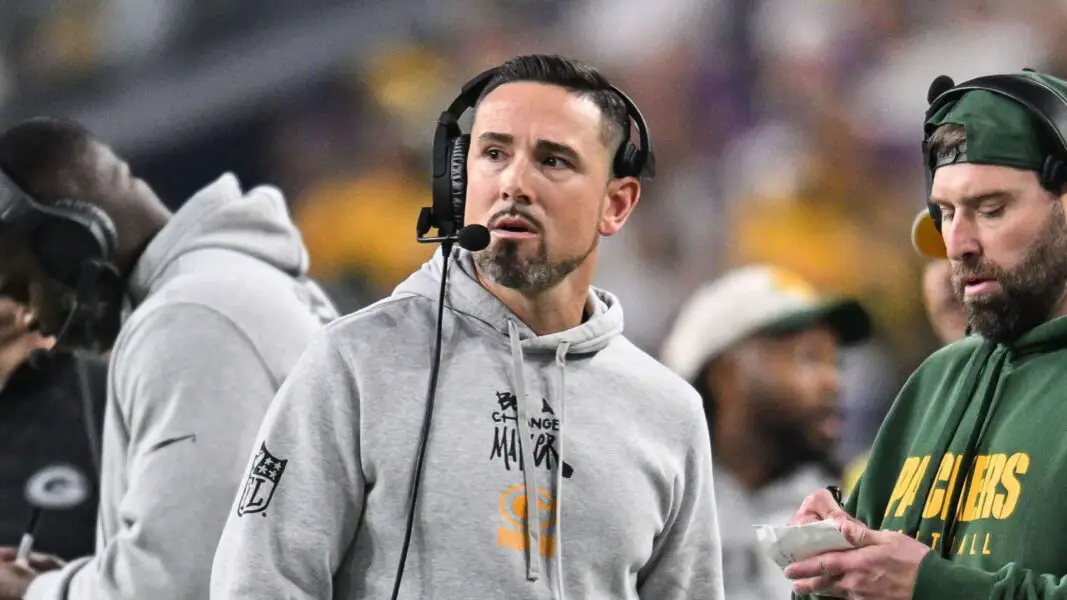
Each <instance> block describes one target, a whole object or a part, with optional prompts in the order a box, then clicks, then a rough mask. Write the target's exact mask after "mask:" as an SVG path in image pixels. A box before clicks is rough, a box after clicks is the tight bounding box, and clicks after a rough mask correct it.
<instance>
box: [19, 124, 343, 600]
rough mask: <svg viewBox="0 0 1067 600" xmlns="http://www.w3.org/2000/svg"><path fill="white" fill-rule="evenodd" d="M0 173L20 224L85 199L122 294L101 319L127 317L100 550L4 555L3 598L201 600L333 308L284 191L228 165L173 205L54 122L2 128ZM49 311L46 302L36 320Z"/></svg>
mask: <svg viewBox="0 0 1067 600" xmlns="http://www.w3.org/2000/svg"><path fill="white" fill-rule="evenodd" d="M0 169H2V171H3V173H4V174H5V178H4V180H3V181H2V183H3V185H4V194H3V198H4V199H5V202H6V203H7V209H6V214H8V215H9V216H10V215H16V214H23V215H24V214H26V213H27V212H28V211H27V210H26V207H27V206H36V207H37V210H39V211H44V212H47V211H48V210H50V209H51V210H66V211H68V214H69V211H70V210H71V209H72V202H71V201H72V200H74V201H76V203H77V206H78V207H80V208H79V209H78V210H79V214H80V215H81V216H80V217H79V219H81V220H82V222H90V221H91V222H93V223H94V224H95V225H96V226H97V230H98V231H105V230H106V231H110V234H109V239H110V240H111V242H113V246H114V252H113V267H114V271H115V274H117V275H118V276H119V277H118V278H116V281H117V282H119V286H118V287H119V291H120V294H117V295H115V296H114V297H113V300H117V301H112V302H111V303H109V304H106V307H105V309H104V313H106V314H104V315H101V317H102V318H101V319H100V321H101V322H110V321H111V319H110V318H109V316H110V315H114V316H115V318H114V320H115V321H117V320H118V319H117V315H119V314H120V313H124V316H123V319H122V323H121V330H119V331H118V333H117V339H116V341H115V343H114V346H113V350H112V358H111V361H112V362H111V370H110V374H109V382H108V406H107V412H106V416H105V423H104V431H103V457H102V460H103V464H102V475H101V490H100V515H99V522H98V527H97V531H98V535H97V548H96V555H95V556H93V557H86V558H83V559H79V560H75V561H72V562H70V563H69V564H67V565H66V566H64V567H63V568H61V569H58V570H54V571H49V572H46V573H37V572H35V571H33V570H32V569H25V568H21V567H19V566H18V565H16V564H14V563H11V562H5V563H2V564H0V592H2V593H0V598H3V599H5V600H6V599H7V598H21V597H23V595H24V596H25V598H26V599H27V600H60V599H70V600H96V599H109V600H115V599H120V598H121V599H129V600H134V599H136V600H143V599H148V598H151V599H152V600H166V599H175V600H177V599H185V598H189V599H193V598H196V599H199V598H205V597H207V595H208V584H209V579H210V568H211V559H212V556H213V555H214V551H215V546H216V544H217V543H218V538H219V534H220V533H221V531H222V527H223V524H224V523H225V520H226V513H227V509H228V508H229V506H230V503H231V501H232V499H233V495H234V494H235V493H236V491H237V482H238V480H239V479H240V476H241V470H242V467H243V466H244V462H245V448H247V447H248V445H249V444H251V443H252V440H253V439H255V435H256V431H257V429H258V427H259V423H260V420H261V419H262V416H263V414H264V412H265V411H266V409H267V406H268V404H269V403H270V401H271V399H272V398H273V396H274V394H275V392H276V391H277V389H278V387H279V386H280V384H281V382H282V380H283V379H284V378H285V376H286V374H287V373H288V371H289V370H290V368H291V367H292V366H293V364H294V363H295V362H296V360H297V358H298V357H299V355H300V353H301V351H302V350H303V349H304V348H305V347H306V345H307V343H308V342H309V340H310V339H311V337H312V334H313V333H314V332H316V331H318V330H319V329H321V327H322V326H323V325H324V324H325V323H326V322H327V321H328V320H330V319H332V318H334V317H335V316H336V315H335V313H334V309H333V307H332V305H331V304H330V303H329V301H328V300H326V298H325V297H324V296H323V295H322V294H321V292H320V291H319V290H318V288H317V287H316V286H314V285H313V284H311V283H309V282H308V281H307V280H306V278H305V273H306V272H307V268H308V256H307V252H306V251H305V249H304V245H303V243H302V241H301V238H300V235H299V233H298V232H297V230H296V229H295V227H294V226H293V225H292V223H291V222H290V220H289V216H288V213H287V209H286V206H285V203H284V201H283V198H282V196H281V194H280V193H279V192H278V190H276V189H273V188H270V187H259V188H255V189H253V190H251V191H250V192H247V193H245V192H243V191H242V190H241V188H240V186H239V184H238V182H237V179H236V178H234V177H233V176H232V175H224V176H222V177H221V178H219V179H218V180H217V181H215V182H214V183H212V184H210V185H209V186H207V187H206V188H204V189H203V190H201V191H200V192H199V193H197V194H196V195H194V196H193V197H192V198H190V199H189V200H188V201H187V202H185V204H184V205H183V206H182V208H181V209H180V210H179V211H177V212H176V213H174V214H171V213H170V211H168V210H167V209H166V208H165V206H164V204H163V203H162V202H161V201H160V200H159V198H158V197H157V196H156V195H155V193H153V191H152V190H151V189H150V188H149V187H148V186H147V185H146V184H145V183H144V182H143V181H141V180H139V179H137V178H136V177H134V176H133V175H131V173H130V170H129V167H128V166H127V165H126V163H125V162H124V161H123V160H122V159H120V158H118V157H117V156H115V154H114V153H113V152H112V151H111V150H110V149H109V148H107V146H105V145H104V144H102V143H100V142H99V141H97V140H95V139H94V138H93V137H92V135H91V134H90V133H89V132H88V131H86V130H85V129H83V128H82V127H80V126H79V125H77V124H74V123H70V122H66V121H59V120H54V119H34V120H30V121H27V122H23V123H20V124H18V125H16V126H14V127H12V128H10V129H8V130H7V131H5V132H3V133H2V134H0ZM12 207H15V208H12ZM29 212H32V211H29ZM0 214H5V210H0ZM12 218H13V217H12ZM72 223H73V221H72ZM68 225H70V223H68ZM29 233H30V236H29V237H27V238H26V239H25V240H24V241H25V242H26V243H29V244H31V245H33V247H34V248H36V250H35V252H37V253H38V256H40V255H43V254H44V253H45V252H52V251H60V250H62V248H61V247H62V246H63V245H64V240H63V239H53V240H51V241H50V243H48V244H44V243H42V241H41V240H40V239H39V238H34V236H37V235H38V234H39V233H40V234H41V235H43V232H38V231H36V230H30V232H29ZM31 238H34V239H33V240H32V241H31ZM52 258H54V256H53V257H52ZM39 260H42V259H41V258H39ZM43 262H44V261H43V260H42V263H43ZM69 262H70V263H71V264H72V265H74V266H76V265H77V264H79V262H80V260H79V257H75V256H71V257H69ZM2 266H3V263H2V261H0V268H2ZM105 297H106V295H105ZM123 297H124V298H125V304H126V307H125V308H126V310H125V311H123V306H122V304H123V302H122V298H123ZM55 312H56V310H55V307H51V308H49V307H44V309H43V310H42V313H43V314H42V320H43V321H45V322H49V321H51V322H55V321H56V319H54V314H55ZM50 313H51V314H52V315H53V318H51V319H49V318H47V315H49V314H50ZM61 343H62V342H61ZM105 345H106V344H105ZM11 543H17V540H12V541H11ZM5 556H6V554H5Z"/></svg>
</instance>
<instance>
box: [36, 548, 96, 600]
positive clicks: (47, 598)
mask: <svg viewBox="0 0 1067 600" xmlns="http://www.w3.org/2000/svg"><path fill="white" fill-rule="evenodd" d="M90 559H91V557H86V558H82V559H79V560H75V561H71V562H69V563H67V565H66V566H65V567H63V568H62V569H57V570H55V571H48V572H47V573H41V574H40V575H38V576H37V577H35V578H34V580H33V581H32V582H31V583H30V587H29V588H28V589H27V590H26V595H25V596H23V598H22V600H62V599H63V598H65V597H66V596H67V586H68V585H69V584H70V580H71V579H73V578H74V576H75V575H76V574H77V573H78V571H80V570H81V568H82V567H84V566H85V564H86V563H88V562H89V560H90Z"/></svg>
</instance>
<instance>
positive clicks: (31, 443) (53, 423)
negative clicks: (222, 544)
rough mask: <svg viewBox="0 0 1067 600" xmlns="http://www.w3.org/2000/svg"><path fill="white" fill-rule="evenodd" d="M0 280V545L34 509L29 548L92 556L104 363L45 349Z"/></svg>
mask: <svg viewBox="0 0 1067 600" xmlns="http://www.w3.org/2000/svg"><path fill="white" fill-rule="evenodd" d="M9 291H10V290H9V289H7V290H5V289H4V288H3V286H2V283H0V544H2V545H4V546H9V545H10V546H17V545H18V544H19V540H20V539H21V537H22V535H23V533H24V531H25V529H26V527H27V525H28V523H29V518H30V516H31V514H32V513H33V510H34V508H38V509H41V513H40V518H39V519H38V521H37V526H36V528H35V532H34V534H35V535H34V538H35V540H34V545H33V550H34V552H35V553H44V554H48V555H53V556H55V557H58V558H60V559H64V560H70V559H74V558H77V557H79V556H84V555H87V554H92V553H93V550H94V538H95V533H96V512H97V502H98V499H97V483H98V475H97V474H98V464H99V461H98V457H99V455H100V433H99V432H100V429H101V427H102V424H103V417H104V408H105V406H106V404H105V403H106V399H107V363H106V362H105V361H103V360H102V359H100V358H97V357H92V356H86V355H81V354H74V353H71V352H68V351H64V350H60V351H53V349H52V346H53V345H54V343H55V341H54V340H53V339H51V338H47V337H44V336H42V335H41V334H40V333H38V332H37V331H36V330H35V317H34V314H33V312H32V310H31V309H30V308H28V307H27V305H26V304H24V303H21V302H19V301H17V300H16V299H15V298H13V297H12V296H11V295H10V294H9Z"/></svg>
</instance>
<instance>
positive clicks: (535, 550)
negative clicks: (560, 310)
mask: <svg viewBox="0 0 1067 600" xmlns="http://www.w3.org/2000/svg"><path fill="white" fill-rule="evenodd" d="M508 341H509V342H510V343H511V361H512V363H511V366H512V371H513V372H512V378H513V380H514V385H515V401H516V407H515V415H516V418H517V419H518V428H519V449H520V452H521V453H522V472H523V486H524V487H525V491H524V496H525V497H524V500H525V502H526V578H527V579H528V580H530V581H537V580H538V578H540V576H541V561H540V559H539V558H538V557H539V556H540V553H539V550H540V548H541V546H540V544H541V539H540V532H541V511H540V506H539V504H540V494H539V493H538V491H537V469H536V468H535V466H534V465H535V463H534V453H533V450H534V449H533V446H534V442H533V438H532V437H531V435H530V421H531V420H532V416H531V414H530V402H529V401H528V400H529V399H528V398H527V397H526V377H525V373H524V370H523V355H522V340H521V339H520V338H519V328H518V327H517V326H516V325H515V323H514V321H510V320H509V321H508ZM569 349H570V342H562V343H561V344H560V345H559V346H558V347H557V348H556V367H558V369H559V380H558V381H559V383H558V387H557V389H556V394H555V395H556V403H557V405H558V406H557V408H556V412H557V415H556V418H557V420H558V421H559V431H558V435H557V436H556V440H555V443H556V454H557V457H558V458H557V459H556V465H555V468H556V472H555V486H554V487H555V490H554V491H555V496H556V499H555V502H553V506H552V509H553V521H554V527H553V529H554V533H555V537H556V539H555V540H554V542H555V547H554V548H553V549H554V550H555V555H556V576H555V579H556V597H557V598H558V599H559V600H563V599H564V593H563V424H564V419H565V411H566V402H565V398H566V394H567V351H568V350H569Z"/></svg>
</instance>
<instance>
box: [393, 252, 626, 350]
mask: <svg viewBox="0 0 1067 600" xmlns="http://www.w3.org/2000/svg"><path fill="white" fill-rule="evenodd" d="M442 264H443V261H442V251H441V249H440V248H438V250H437V252H435V253H434V255H433V257H432V258H431V259H430V260H429V261H427V262H426V263H424V264H423V265H422V268H421V269H419V270H418V271H416V272H415V273H414V274H412V275H411V277H409V278H408V279H407V280H405V281H404V282H402V283H401V284H400V285H399V286H397V288H396V289H395V290H394V291H393V295H394V296H395V295H404V294H414V295H416V296H422V297H425V298H429V299H431V300H433V301H434V302H437V297H438V295H439V294H440V291H441V267H442ZM445 294H446V304H447V305H448V306H449V307H450V308H451V309H452V310H455V311H457V312H460V313H463V314H466V315H469V316H471V317H474V318H475V319H478V320H479V321H482V322H483V323H485V324H486V325H488V326H489V327H492V328H493V329H494V330H496V331H497V332H498V333H500V335H501V336H504V337H509V335H510V334H509V327H510V326H514V327H515V328H516V329H517V332H518V338H519V339H520V340H521V342H522V349H523V350H525V351H527V352H555V351H557V349H558V348H559V346H560V344H563V343H566V344H567V347H568V349H569V350H568V351H569V352H570V353H574V354H588V353H593V352H597V351H599V350H603V349H604V348H605V347H606V346H607V345H608V343H609V342H611V340H612V339H613V338H615V337H616V336H619V335H622V332H623V315H622V305H621V304H619V300H618V299H617V298H616V297H615V296H614V295H612V294H611V293H610V292H607V291H605V290H601V289H598V288H595V287H590V289H589V296H588V298H587V299H586V314H587V315H588V318H586V319H585V321H584V322H583V323H582V324H581V325H579V326H578V327H575V328H573V329H568V330H567V331H561V332H559V333H553V334H549V335H543V336H538V335H537V334H536V333H534V331H533V330H531V329H530V328H529V327H528V326H527V325H526V324H525V323H523V322H522V321H521V320H520V319H519V317H518V316H516V315H515V313H513V312H512V311H511V310H510V309H509V308H508V307H507V306H505V305H504V303H503V302H501V301H500V300H499V299H497V297H496V296H494V295H493V294H492V293H490V292H489V290H487V289H485V287H484V286H483V285H482V284H481V282H480V281H479V280H478V276H477V272H476V271H475V267H474V257H473V255H472V254H471V253H470V252H468V251H467V250H464V249H463V248H460V247H458V246H457V247H455V248H454V249H453V250H452V257H451V259H450V260H449V266H448V286H447V289H446V291H445ZM590 309H591V310H590ZM509 324H510V325H509Z"/></svg>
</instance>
